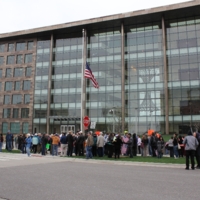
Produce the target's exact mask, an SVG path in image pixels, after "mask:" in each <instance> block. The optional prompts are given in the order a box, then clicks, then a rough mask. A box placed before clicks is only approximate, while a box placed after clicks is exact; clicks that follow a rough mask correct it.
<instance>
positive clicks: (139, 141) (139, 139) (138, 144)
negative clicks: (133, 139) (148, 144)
mask: <svg viewBox="0 0 200 200" xmlns="http://www.w3.org/2000/svg"><path fill="white" fill-rule="evenodd" d="M141 143H142V141H141V138H140V136H139V135H138V141H137V146H138V153H139V154H141Z"/></svg>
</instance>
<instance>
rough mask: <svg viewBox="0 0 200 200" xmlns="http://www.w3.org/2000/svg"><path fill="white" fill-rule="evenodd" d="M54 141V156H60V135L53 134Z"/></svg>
mask: <svg viewBox="0 0 200 200" xmlns="http://www.w3.org/2000/svg"><path fill="white" fill-rule="evenodd" d="M51 139H52V156H57V155H58V145H59V143H60V137H59V135H58V134H53V136H52V137H51Z"/></svg>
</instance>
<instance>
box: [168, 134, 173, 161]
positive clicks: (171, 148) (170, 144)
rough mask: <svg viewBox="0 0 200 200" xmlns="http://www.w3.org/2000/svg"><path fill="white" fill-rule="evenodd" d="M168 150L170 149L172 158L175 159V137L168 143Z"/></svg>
mask: <svg viewBox="0 0 200 200" xmlns="http://www.w3.org/2000/svg"><path fill="white" fill-rule="evenodd" d="M168 148H169V154H170V157H171V158H173V157H174V144H173V137H171V139H169V141H168Z"/></svg>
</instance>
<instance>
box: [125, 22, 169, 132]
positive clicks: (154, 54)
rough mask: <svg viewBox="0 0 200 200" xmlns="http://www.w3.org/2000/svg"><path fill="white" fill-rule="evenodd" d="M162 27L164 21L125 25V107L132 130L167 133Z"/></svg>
mask: <svg viewBox="0 0 200 200" xmlns="http://www.w3.org/2000/svg"><path fill="white" fill-rule="evenodd" d="M163 74H164V72H163V53H162V28H161V21H160V22H152V23H145V24H133V25H129V26H126V27H125V93H126V95H125V106H126V122H127V123H128V126H127V128H128V130H129V131H131V132H137V133H145V132H146V131H147V130H149V129H153V130H156V131H159V132H162V133H163V132H164V129H165V127H164V122H165V116H164V105H165V103H164V84H163V82H164V80H163Z"/></svg>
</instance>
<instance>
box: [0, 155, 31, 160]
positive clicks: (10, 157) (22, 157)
mask: <svg viewBox="0 0 200 200" xmlns="http://www.w3.org/2000/svg"><path fill="white" fill-rule="evenodd" d="M25 159H29V157H28V156H27V154H16V155H15V154H7V153H0V162H1V161H2V162H6V161H11V160H13V161H14V160H25Z"/></svg>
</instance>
